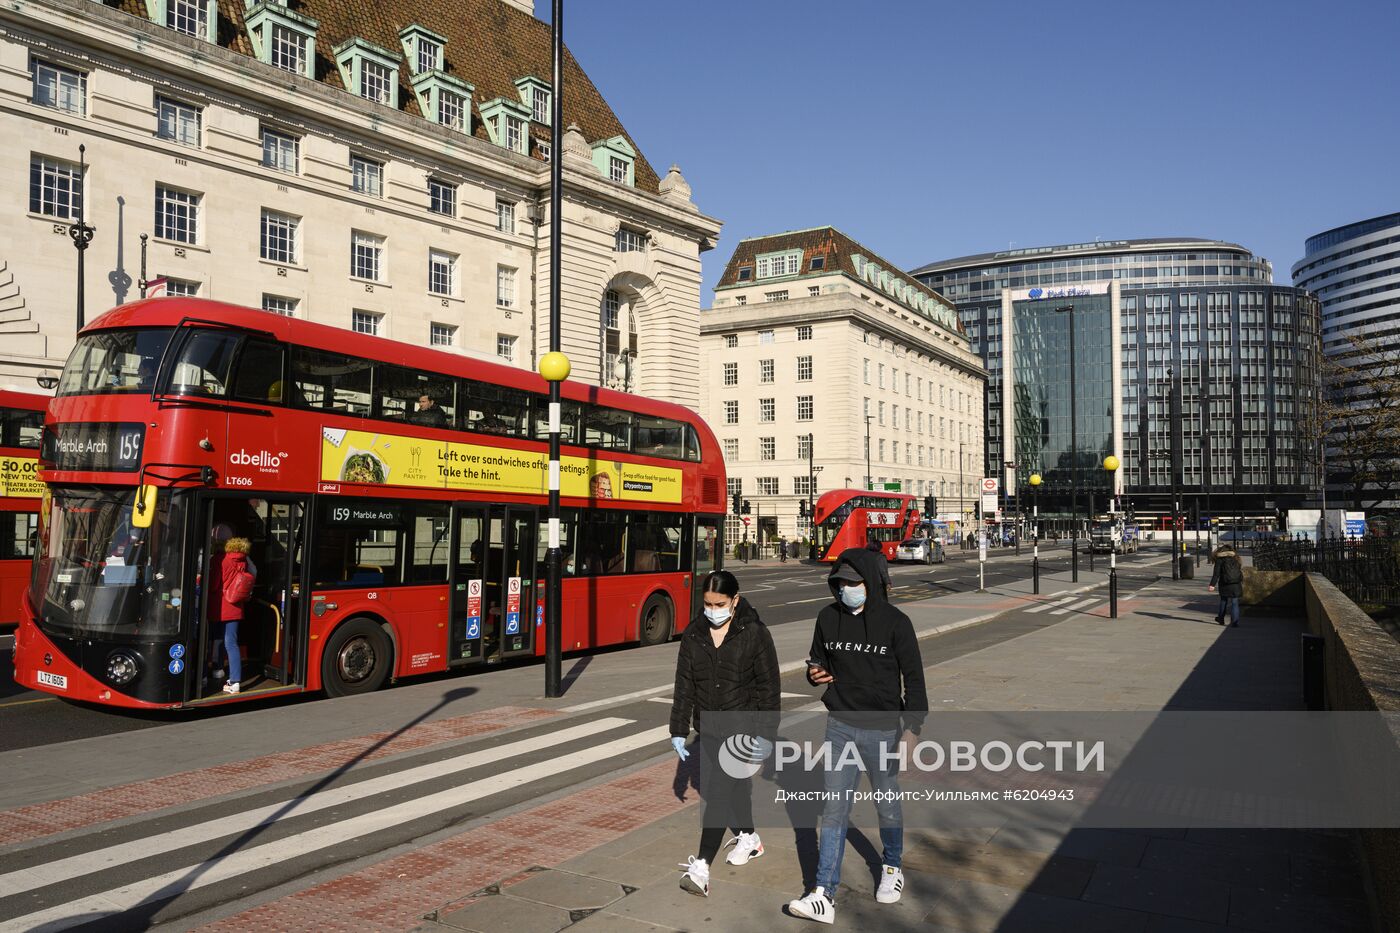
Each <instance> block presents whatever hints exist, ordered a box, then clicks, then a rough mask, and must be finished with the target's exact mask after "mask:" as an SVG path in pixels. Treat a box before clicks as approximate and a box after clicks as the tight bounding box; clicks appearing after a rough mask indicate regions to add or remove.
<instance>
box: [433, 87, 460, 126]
mask: <svg viewBox="0 0 1400 933" xmlns="http://www.w3.org/2000/svg"><path fill="white" fill-rule="evenodd" d="M464 105H465V101H463V99H462V95H461V94H454V93H452V92H451V91H439V92H438V112H437V122H438V123H439V124H440V125H442V126H450V127H452V129H454V130H457V131H459V132H460V131H461V130H462V126H463V124H462V117H463V115H464V113H465V111H466V107H465V106H464Z"/></svg>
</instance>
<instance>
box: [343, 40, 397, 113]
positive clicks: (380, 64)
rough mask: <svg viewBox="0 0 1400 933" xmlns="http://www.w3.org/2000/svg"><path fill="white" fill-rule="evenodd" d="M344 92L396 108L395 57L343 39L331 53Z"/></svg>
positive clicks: (372, 46)
mask: <svg viewBox="0 0 1400 933" xmlns="http://www.w3.org/2000/svg"><path fill="white" fill-rule="evenodd" d="M333 52H334V55H335V64H336V67H337V68H339V69H340V79H341V80H342V81H344V82H345V89H346V90H347V91H349V92H350V93H352V94H354V95H355V96H357V97H362V98H364V99H365V100H370V101H374V102H375V103H378V104H387V105H388V106H390V107H395V108H397V107H398V105H399V56H398V54H397V53H396V52H391V51H389V50H388V49H386V48H383V47H381V46H378V45H375V44H374V43H373V42H367V41H366V40H364V39H361V38H359V37H355V38H351V39H346V40H345V41H344V42H342V43H340V45H337V46H336V47H335V49H334V50H333Z"/></svg>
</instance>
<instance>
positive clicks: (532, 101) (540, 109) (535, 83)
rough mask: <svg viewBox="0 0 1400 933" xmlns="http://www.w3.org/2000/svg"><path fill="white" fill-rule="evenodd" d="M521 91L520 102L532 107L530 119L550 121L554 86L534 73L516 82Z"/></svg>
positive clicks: (540, 121) (538, 121) (541, 121)
mask: <svg viewBox="0 0 1400 933" xmlns="http://www.w3.org/2000/svg"><path fill="white" fill-rule="evenodd" d="M515 86H516V88H518V89H519V91H520V102H521V103H522V104H524V105H525V106H526V107H528V108H529V109H530V119H531V120H534V121H535V122H536V123H549V121H550V116H551V113H550V103H551V98H552V96H553V95H552V93H551V92H552V88H551V87H550V86H549V85H548V84H546V83H545V82H543V81H541V80H540V79H539V78H536V77H535V76H534V75H529V76H527V77H524V78H521V79H519V80H518V81H516V82H515Z"/></svg>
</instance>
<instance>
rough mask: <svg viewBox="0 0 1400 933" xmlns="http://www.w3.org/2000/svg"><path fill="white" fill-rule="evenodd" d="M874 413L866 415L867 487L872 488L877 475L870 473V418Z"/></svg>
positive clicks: (867, 488)
mask: <svg viewBox="0 0 1400 933" xmlns="http://www.w3.org/2000/svg"><path fill="white" fill-rule="evenodd" d="M872 417H874V416H873V415H866V416H865V488H866V490H867V491H869V490H870V488H871V484H872V483H873V482H874V481H875V477H874V476H873V475H871V473H870V419H871V418H872Z"/></svg>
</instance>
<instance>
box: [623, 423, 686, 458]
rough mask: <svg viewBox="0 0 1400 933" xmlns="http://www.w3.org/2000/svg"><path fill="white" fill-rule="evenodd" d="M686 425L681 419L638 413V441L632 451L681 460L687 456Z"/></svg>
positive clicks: (649, 455)
mask: <svg viewBox="0 0 1400 933" xmlns="http://www.w3.org/2000/svg"><path fill="white" fill-rule="evenodd" d="M684 427H685V426H684V425H682V424H681V423H680V422H679V421H672V420H671V419H669V418H653V417H652V416H651V415H638V416H637V429H636V430H637V434H636V442H635V443H634V444H633V445H632V452H633V453H638V454H644V455H646V456H648V457H668V458H670V459H672V460H681V459H683V458H684V457H685V431H684V430H683V428H684Z"/></svg>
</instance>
